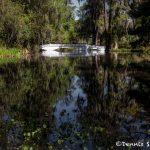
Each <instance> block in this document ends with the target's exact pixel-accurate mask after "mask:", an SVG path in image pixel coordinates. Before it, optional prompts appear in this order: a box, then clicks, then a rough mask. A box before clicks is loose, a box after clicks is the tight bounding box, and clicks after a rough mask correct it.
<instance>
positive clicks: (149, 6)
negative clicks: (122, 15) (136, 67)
mask: <svg viewBox="0 0 150 150" xmlns="http://www.w3.org/2000/svg"><path fill="white" fill-rule="evenodd" d="M130 14H131V16H132V17H134V18H135V20H136V26H135V29H134V30H133V32H131V33H132V34H134V35H138V37H139V39H138V40H136V41H134V42H133V43H132V45H133V47H135V46H139V45H142V46H145V47H149V46H150V0H143V1H141V3H140V5H139V6H137V7H134V9H132V11H131V12H130Z"/></svg>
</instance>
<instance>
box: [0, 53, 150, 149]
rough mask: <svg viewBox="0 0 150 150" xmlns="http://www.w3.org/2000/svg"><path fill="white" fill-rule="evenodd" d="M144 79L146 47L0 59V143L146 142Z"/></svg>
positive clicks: (148, 77)
mask: <svg viewBox="0 0 150 150" xmlns="http://www.w3.org/2000/svg"><path fill="white" fill-rule="evenodd" d="M149 81H150V58H149V56H147V55H146V56H145V55H144V54H118V55H114V54H112V55H111V56H110V57H109V58H105V57H104V56H97V57H96V58H94V57H86V58H68V59H67V58H56V59H53V58H50V59H49V58H43V57H42V58H39V59H37V60H32V59H30V60H18V61H15V62H8V61H7V63H4V62H3V63H1V64H0V150H7V149H8V150H11V149H23V150H28V149H29V150H30V149H34V150H101V149H104V150H105V149H114V150H116V149H121V150H122V149H129V148H127V147H125V146H124V147H117V146H116V142H117V141H122V142H123V141H124V142H128V143H131V142H140V143H144V146H141V147H140V146H136V147H135V149H149V147H148V145H147V142H149V141H150V114H149V112H150V109H149V108H150V107H149V106H150V103H149V100H150V94H149V93H150V82H149ZM133 149H134V148H133Z"/></svg>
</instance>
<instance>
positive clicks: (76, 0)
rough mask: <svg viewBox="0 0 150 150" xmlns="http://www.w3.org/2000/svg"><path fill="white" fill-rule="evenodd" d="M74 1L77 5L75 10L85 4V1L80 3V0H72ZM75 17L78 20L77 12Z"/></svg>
mask: <svg viewBox="0 0 150 150" xmlns="http://www.w3.org/2000/svg"><path fill="white" fill-rule="evenodd" d="M72 3H73V4H74V5H75V6H76V10H75V11H77V10H78V9H79V7H80V6H81V5H82V4H83V2H82V3H80V4H79V3H78V0H72ZM75 19H76V20H78V16H77V15H76V14H75Z"/></svg>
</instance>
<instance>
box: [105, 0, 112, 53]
mask: <svg viewBox="0 0 150 150" xmlns="http://www.w3.org/2000/svg"><path fill="white" fill-rule="evenodd" d="M106 36H107V38H106V39H107V41H106V53H109V52H110V49H111V48H112V0H109V20H108V32H107V34H106Z"/></svg>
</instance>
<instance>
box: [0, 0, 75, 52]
mask: <svg viewBox="0 0 150 150" xmlns="http://www.w3.org/2000/svg"><path fill="white" fill-rule="evenodd" d="M1 3H2V5H0V41H1V42H3V43H4V44H6V45H7V46H10V47H11V46H20V47H25V48H28V49H31V50H34V49H35V48H36V45H38V46H39V45H40V44H42V43H50V42H59V43H69V42H70V40H71V39H74V37H75V34H74V26H75V23H74V16H73V9H72V7H71V6H70V5H68V4H66V0H55V1H53V0H44V1H40V0H38V1H27V0H25V1H22V0H5V1H4V0H2V2H1Z"/></svg>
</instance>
